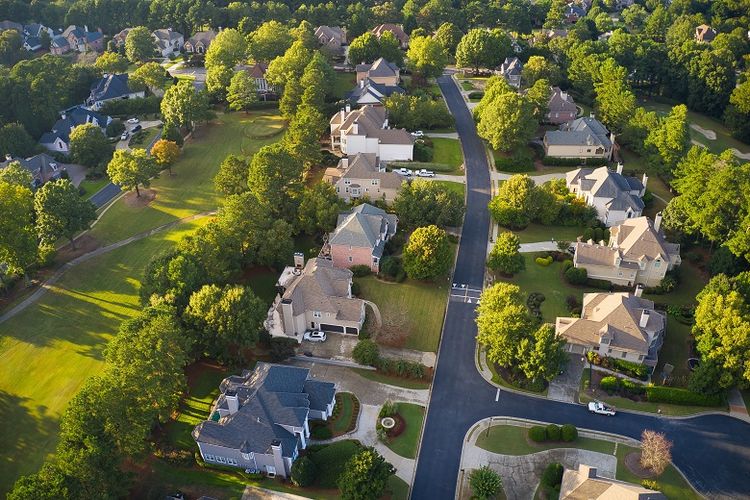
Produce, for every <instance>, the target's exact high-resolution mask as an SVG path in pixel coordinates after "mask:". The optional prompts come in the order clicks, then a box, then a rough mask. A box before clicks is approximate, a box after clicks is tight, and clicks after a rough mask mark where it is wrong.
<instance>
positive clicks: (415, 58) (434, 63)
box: [406, 37, 448, 82]
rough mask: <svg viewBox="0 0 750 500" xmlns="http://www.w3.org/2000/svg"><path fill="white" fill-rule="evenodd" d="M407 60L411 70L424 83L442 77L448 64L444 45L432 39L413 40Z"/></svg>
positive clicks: (407, 53)
mask: <svg viewBox="0 0 750 500" xmlns="http://www.w3.org/2000/svg"><path fill="white" fill-rule="evenodd" d="M406 58H407V60H408V63H407V67H408V68H409V70H411V72H412V73H413V74H414V76H415V78H418V79H420V80H421V81H423V82H424V81H426V80H427V79H428V78H437V77H438V76H440V75H442V74H443V70H444V69H445V65H446V64H447V62H448V60H447V57H446V55H445V50H444V48H443V45H442V44H441V43H440V42H439V41H438V40H437V39H435V38H432V37H416V38H412V39H411V41H410V42H409V50H408V51H407V52H406Z"/></svg>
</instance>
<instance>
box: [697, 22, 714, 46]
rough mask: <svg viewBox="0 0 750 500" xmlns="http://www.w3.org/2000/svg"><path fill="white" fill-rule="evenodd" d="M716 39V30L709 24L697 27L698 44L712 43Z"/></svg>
mask: <svg viewBox="0 0 750 500" xmlns="http://www.w3.org/2000/svg"><path fill="white" fill-rule="evenodd" d="M714 38H716V30H715V29H713V28H712V27H711V26H709V25H707V24H701V25H699V26H696V27H695V41H696V42H698V43H711V42H713V41H714Z"/></svg>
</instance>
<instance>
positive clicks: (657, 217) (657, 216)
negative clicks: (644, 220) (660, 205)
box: [654, 212, 661, 233]
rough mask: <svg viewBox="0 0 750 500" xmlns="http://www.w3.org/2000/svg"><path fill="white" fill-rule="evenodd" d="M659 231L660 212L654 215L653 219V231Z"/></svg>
mask: <svg viewBox="0 0 750 500" xmlns="http://www.w3.org/2000/svg"><path fill="white" fill-rule="evenodd" d="M660 229H661V212H657V213H656V217H654V231H656V232H657V233H658V232H659V230H660Z"/></svg>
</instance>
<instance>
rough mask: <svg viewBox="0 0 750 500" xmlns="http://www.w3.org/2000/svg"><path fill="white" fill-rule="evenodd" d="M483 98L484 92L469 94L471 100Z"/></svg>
mask: <svg viewBox="0 0 750 500" xmlns="http://www.w3.org/2000/svg"><path fill="white" fill-rule="evenodd" d="M482 97H484V92H482V91H481V90H475V91H474V92H469V99H481V98H482Z"/></svg>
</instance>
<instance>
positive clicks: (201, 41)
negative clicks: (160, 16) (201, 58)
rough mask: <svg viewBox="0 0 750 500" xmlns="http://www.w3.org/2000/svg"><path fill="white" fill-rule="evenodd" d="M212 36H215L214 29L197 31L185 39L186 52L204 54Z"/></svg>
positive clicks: (212, 39) (211, 40)
mask: <svg viewBox="0 0 750 500" xmlns="http://www.w3.org/2000/svg"><path fill="white" fill-rule="evenodd" d="M214 38H216V32H215V31H214V30H208V31H199V32H197V33H195V34H194V35H193V36H191V37H190V38H188V39H187V40H186V41H185V45H184V47H185V52H187V53H188V54H205V53H206V51H207V50H208V47H209V46H210V45H211V42H213V41H214Z"/></svg>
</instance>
